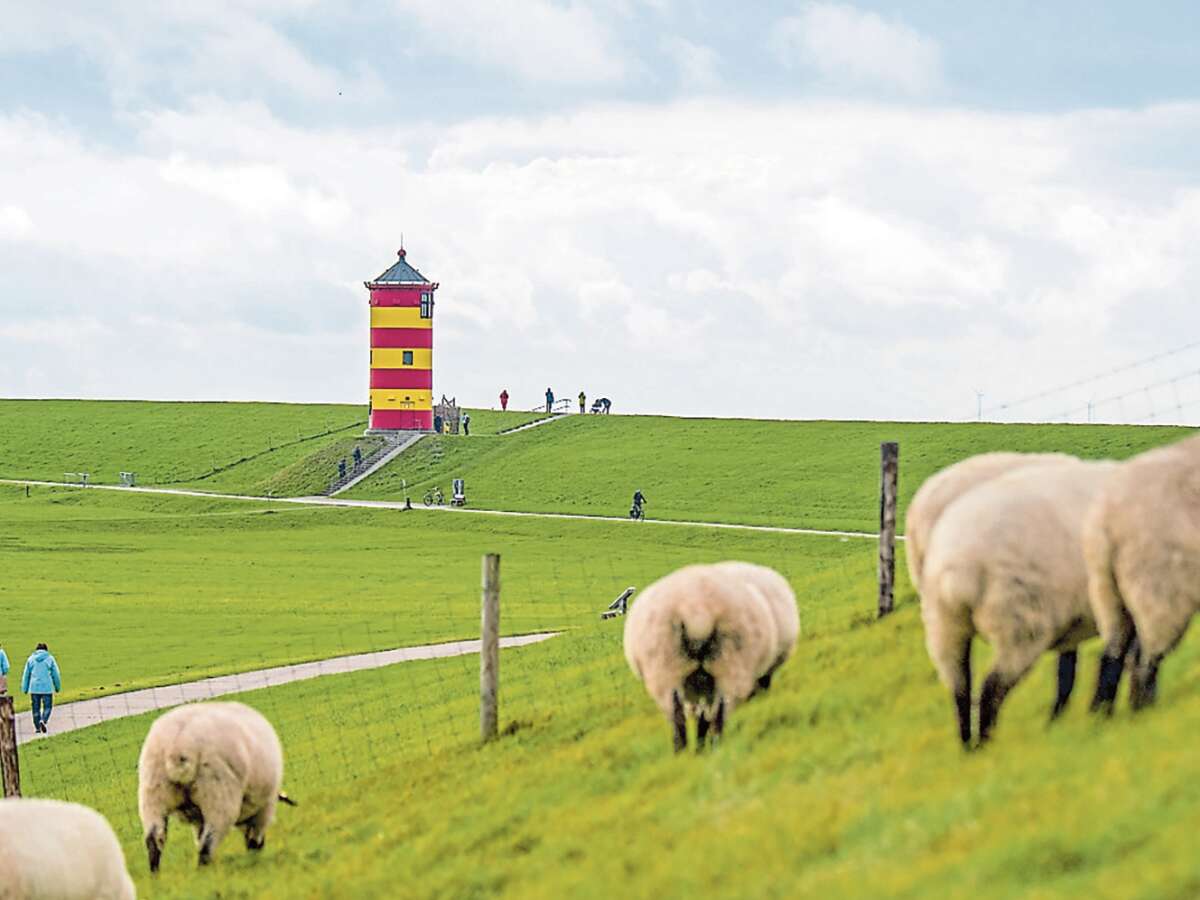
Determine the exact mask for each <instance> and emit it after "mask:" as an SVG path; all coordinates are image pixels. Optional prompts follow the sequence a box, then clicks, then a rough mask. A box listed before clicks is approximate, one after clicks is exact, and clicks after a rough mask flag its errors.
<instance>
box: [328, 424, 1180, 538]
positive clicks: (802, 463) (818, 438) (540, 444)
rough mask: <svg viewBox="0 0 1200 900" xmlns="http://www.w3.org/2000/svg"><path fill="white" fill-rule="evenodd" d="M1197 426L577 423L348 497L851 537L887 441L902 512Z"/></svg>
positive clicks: (864, 521)
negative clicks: (923, 498)
mask: <svg viewBox="0 0 1200 900" xmlns="http://www.w3.org/2000/svg"><path fill="white" fill-rule="evenodd" d="M1191 433H1192V430H1191V429H1187V428H1175V427H1167V426H1162V427H1148V426H1138V425H1130V426H1119V425H991V424H979V423H966V424H946V423H920V422H916V423H911V422H820V421H814V422H776V421H751V420H738V419H677V418H667V417H661V416H586V415H585V416H570V417H566V418H563V419H562V420H560V421H556V422H553V423H551V424H549V425H545V426H542V427H539V428H531V429H529V430H527V431H523V432H519V433H517V434H514V435H510V436H507V437H504V438H501V439H499V440H479V441H475V440H472V439H470V438H460V437H433V436H431V437H426V438H423V439H422V440H421V441H420V443H418V444H417V445H416V446H415V447H413V448H412V449H410V450H408V451H406V452H405V453H404V454H403V455H402V456H401V457H399V458H398V459H396V460H395V461H394V462H392V463H391V464H390V465H388V466H387V467H385V468H384V469H383V470H381V471H380V472H378V473H377V474H376V475H373V476H372V477H371V478H369V479H367V480H366V481H364V482H363V483H361V484H360V485H358V486H357V487H355V488H354V489H353V490H352V491H350V492H348V494H347V495H346V496H349V497H355V498H362V499H375V500H385V499H386V500H395V499H402V497H403V490H402V488H401V484H402V481H407V482H408V489H409V491H410V493H412V494H413V496H419V495H420V494H421V493H423V492H424V490H425V488H426V487H427V486H429V485H432V484H439V485H442V487H443V489H447V488H448V487H449V485H450V483H451V479H453V478H465V479H466V482H467V494H468V497H469V501H470V504H471V505H472V506H475V507H481V508H486V509H510V510H521V511H525V512H573V513H583V514H587V515H600V516H614V515H615V516H623V515H625V513H626V512H628V510H629V502H630V498H631V497H632V495H633V492H634V490H635V489H636V488H641V489H642V491H643V492H645V494H646V495H647V497H648V498H649V501H650V503H649V506H648V507H647V514H648V515H649V516H651V517H653V518H660V519H673V520H684V521H703V522H734V523H740V524H747V525H789V526H796V527H802V528H824V529H836V530H851V531H873V530H876V529H877V528H878V527H879V497H878V487H877V484H878V478H879V444H880V443H881V442H883V441H891V440H895V441H899V442H900V504H901V506H900V513H901V522H900V524H901V528H903V513H904V509H905V508H906V507H907V504H908V501H909V500H910V499H911V497H912V495H913V493H914V492H915V491H916V489H917V488H918V487H919V486H920V484H921V482H922V481H924V480H925V479H926V478H927V477H928V476H930V475H932V474H933V473H934V472H936V471H937V470H938V469H940V468H942V467H944V466H947V465H949V464H951V463H953V462H956V461H958V460H960V459H963V458H965V457H967V456H971V455H973V454H976V453H984V452H987V451H990V450H1022V451H1029V452H1035V451H1036V452H1050V451H1061V452H1065V453H1073V454H1076V455H1079V456H1083V457H1087V458H1102V457H1111V458H1114V459H1124V458H1126V457H1129V456H1132V455H1134V454H1136V453H1140V452H1141V451H1143V450H1146V449H1149V448H1150V447H1155V446H1158V445H1160V444H1165V443H1169V442H1171V441H1175V440H1179V439H1181V438H1183V437H1185V436H1187V435H1188V434H1191Z"/></svg>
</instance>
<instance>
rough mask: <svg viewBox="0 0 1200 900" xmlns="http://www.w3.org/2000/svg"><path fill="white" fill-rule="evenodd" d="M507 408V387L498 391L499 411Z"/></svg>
mask: <svg viewBox="0 0 1200 900" xmlns="http://www.w3.org/2000/svg"><path fill="white" fill-rule="evenodd" d="M507 409H508V389H507V388H505V389H504V390H502V391H500V411H501V412H504V411H505V410H507Z"/></svg>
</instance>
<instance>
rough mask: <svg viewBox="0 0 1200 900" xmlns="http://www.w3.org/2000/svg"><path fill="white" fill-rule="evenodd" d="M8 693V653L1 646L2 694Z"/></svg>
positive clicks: (0, 674) (0, 681)
mask: <svg viewBox="0 0 1200 900" xmlns="http://www.w3.org/2000/svg"><path fill="white" fill-rule="evenodd" d="M7 693H8V654H7V653H5V652H4V648H3V647H0V694H7Z"/></svg>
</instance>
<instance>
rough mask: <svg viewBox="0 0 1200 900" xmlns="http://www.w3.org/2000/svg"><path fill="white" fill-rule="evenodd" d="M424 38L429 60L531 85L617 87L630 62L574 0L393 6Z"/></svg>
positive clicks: (400, 2)
mask: <svg viewBox="0 0 1200 900" xmlns="http://www.w3.org/2000/svg"><path fill="white" fill-rule="evenodd" d="M395 3H396V8H397V9H398V10H399V11H400V12H401V14H402V15H404V16H405V17H406V18H411V19H414V20H415V21H416V23H417V24H418V25H420V26H421V27H422V28H423V29H424V30H425V31H426V32H427V34H428V35H429V37H430V39H431V42H430V53H431V54H447V55H449V56H452V57H455V58H457V59H461V60H464V61H466V62H469V63H474V64H482V65H485V66H488V67H490V68H496V69H501V70H504V71H508V72H511V73H512V74H514V75H516V76H518V77H519V78H522V79H524V80H526V81H530V82H553V83H557V84H563V83H567V84H601V83H605V82H613V81H620V80H621V79H622V78H624V77H625V75H626V74H627V73H628V71H629V67H630V63H629V60H627V59H626V58H625V56H624V55H623V54H622V53H621V52H620V50H619V49H618V48H617V46H616V41H615V39H614V37H613V35H612V34H611V33H610V32H609V30H608V28H607V27H606V26H605V24H604V23H603V22H602V21H601V20H600V19H599V17H597V16H596V15H595V14H594V13H593V12H592V10H591V8H590V7H589V6H587V5H585V4H583V3H581V2H578V0H574V2H570V3H568V4H565V5H564V4H560V3H554V2H551V0H509V2H507V3H495V2H492V0H395Z"/></svg>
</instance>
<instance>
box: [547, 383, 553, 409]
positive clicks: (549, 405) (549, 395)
mask: <svg viewBox="0 0 1200 900" xmlns="http://www.w3.org/2000/svg"><path fill="white" fill-rule="evenodd" d="M553 407H554V391H552V390H550V388H546V412H550V411H551V409H552V408H553Z"/></svg>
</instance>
